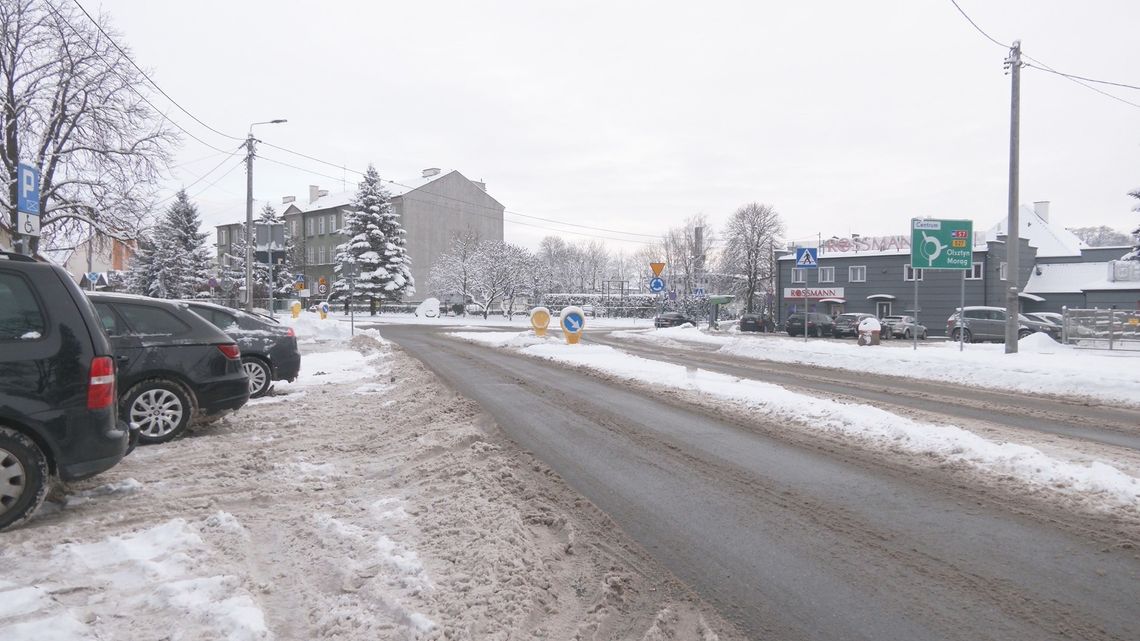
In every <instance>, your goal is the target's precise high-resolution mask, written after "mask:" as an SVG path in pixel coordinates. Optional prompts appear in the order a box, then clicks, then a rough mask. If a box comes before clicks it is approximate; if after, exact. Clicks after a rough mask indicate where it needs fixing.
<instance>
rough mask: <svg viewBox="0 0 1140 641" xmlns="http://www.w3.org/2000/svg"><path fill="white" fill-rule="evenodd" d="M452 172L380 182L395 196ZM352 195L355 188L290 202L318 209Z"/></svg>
mask: <svg viewBox="0 0 1140 641" xmlns="http://www.w3.org/2000/svg"><path fill="white" fill-rule="evenodd" d="M454 172H455V170H454V169H443V170H441V171H440V172H439V173H438V174H436V175H434V176H428V177H426V178H424V177H423V176H420V177H419V178H409V179H405V180H386V179H383V178H382V179H381V182H383V184H384V189H386V190H387V191H388V195H389V196H391V197H392V198H396V197H398V196H403V195H404V194H406V193H408V192H410V191H415V190H416V189H419V188H420V187H423V186H424V185H427V184H430V183H432V182H435V181H437V180H439V179H440V178H443V177H444V176H446V175H448V174H451V173H454ZM354 196H356V190H355V189H353V190H351V191H340V192H337V193H335V194H328V195H327V196H321V197H320V198H318V199H316V200H314V201H313V202H311V203H302V202H301V201H297V202H294V203H290V204H292V205H296V206H297V208H298V209H300V210H301V211H320V210H322V209H334V208H336V207H345V206H347V205H349V204H350V203H351V202H352V199H353V197H354Z"/></svg>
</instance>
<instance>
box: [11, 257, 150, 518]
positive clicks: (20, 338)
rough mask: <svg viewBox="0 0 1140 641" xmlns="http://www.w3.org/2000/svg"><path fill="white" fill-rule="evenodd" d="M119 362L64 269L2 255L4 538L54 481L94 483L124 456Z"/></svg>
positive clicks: (126, 442)
mask: <svg viewBox="0 0 1140 641" xmlns="http://www.w3.org/2000/svg"><path fill="white" fill-rule="evenodd" d="M129 441H130V434H129V430H128V429H127V426H126V423H124V422H122V421H120V420H118V413H117V411H116V408H115V361H114V359H113V358H112V351H111V344H110V343H109V342H108V341H107V337H106V336H105V335H104V334H103V332H102V331H101V330H100V329H99V320H98V318H97V317H96V315H95V310H94V309H92V308H91V304H90V303H89V302H88V301H87V298H86V297H85V296H84V295H83V292H82V291H80V289H79V286H78V285H76V284H75V281H73V280H72V279H71V277H70V276H68V275H67V272H65V271H63V270H62V269H60V268H59V267H56V266H53V265H48V264H45V263H38V262H35V261H33V260H32V259H30V258H27V257H25V256H21V255H19V254H10V253H6V252H0V529H3V528H5V527H8V526H10V525H13V524H15V523H19V522H20V521H22V520H23V519H25V518H26V517H28V516H30V515H31V514H32V512H34V511H35V509H36V508H37V507H38V506H39V505H40V503H42V502H43V500H44V497H45V496H46V495H47V488H48V485H49V483H50V481H51V478H52V476H53V475H57V476H58V477H59V478H60V479H63V480H65V481H75V480H79V479H84V478H87V477H89V476H94V475H96V474H98V473H100V472H103V471H105V470H107V469H110V468H111V467H113V466H114V465H115V464H116V463H118V462H119V461H120V460H121V459H122V458H123V457H124V456H125V455H126V454H127V452H128V449H129Z"/></svg>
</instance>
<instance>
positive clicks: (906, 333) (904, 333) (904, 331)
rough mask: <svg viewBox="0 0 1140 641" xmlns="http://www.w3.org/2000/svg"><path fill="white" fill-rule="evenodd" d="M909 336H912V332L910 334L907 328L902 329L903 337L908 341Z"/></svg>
mask: <svg viewBox="0 0 1140 641" xmlns="http://www.w3.org/2000/svg"><path fill="white" fill-rule="evenodd" d="M911 336H914V334H912V333H911V331H910V330H909V329H905V330H903V338H905V339H907V340H908V341H909V340H910V337H911Z"/></svg>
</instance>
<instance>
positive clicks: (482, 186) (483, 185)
mask: <svg viewBox="0 0 1140 641" xmlns="http://www.w3.org/2000/svg"><path fill="white" fill-rule="evenodd" d="M471 182H473V183H475V186H476V187H478V188H479V189H482V190H483V191H487V183H485V182H483V181H482V180H472V181H471Z"/></svg>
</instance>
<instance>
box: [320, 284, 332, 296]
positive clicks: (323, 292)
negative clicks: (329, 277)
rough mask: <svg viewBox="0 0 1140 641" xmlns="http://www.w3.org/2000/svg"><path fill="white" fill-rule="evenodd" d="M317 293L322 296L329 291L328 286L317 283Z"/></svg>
mask: <svg viewBox="0 0 1140 641" xmlns="http://www.w3.org/2000/svg"><path fill="white" fill-rule="evenodd" d="M317 293H318V294H320V295H321V296H324V295H325V294H327V293H329V286H328V285H326V284H324V283H321V284H319V285H317Z"/></svg>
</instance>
